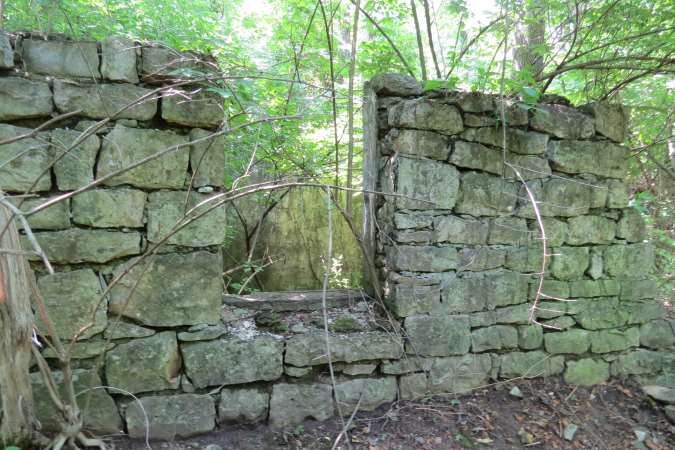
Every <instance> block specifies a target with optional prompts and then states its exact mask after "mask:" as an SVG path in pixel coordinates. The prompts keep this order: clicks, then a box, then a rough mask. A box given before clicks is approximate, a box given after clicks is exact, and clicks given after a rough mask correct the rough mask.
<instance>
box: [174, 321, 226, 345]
mask: <svg viewBox="0 0 675 450" xmlns="http://www.w3.org/2000/svg"><path fill="white" fill-rule="evenodd" d="M193 328H196V329H193ZM229 332H230V331H229V329H227V328H225V327H224V326H223V325H220V324H219V325H206V326H201V325H198V326H196V327H195V326H193V327H190V329H189V330H188V331H181V332H180V333H178V340H179V341H181V342H194V341H210V340H213V339H218V338H219V337H221V336H224V335H226V334H229Z"/></svg>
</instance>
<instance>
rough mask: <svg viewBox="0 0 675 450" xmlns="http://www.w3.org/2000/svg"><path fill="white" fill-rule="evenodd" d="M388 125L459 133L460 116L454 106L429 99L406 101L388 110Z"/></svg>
mask: <svg viewBox="0 0 675 450" xmlns="http://www.w3.org/2000/svg"><path fill="white" fill-rule="evenodd" d="M389 125H390V126H392V127H400V128H416V129H419V130H432V131H438V132H440V133H443V134H457V133H460V132H461V131H462V130H463V129H464V126H463V125H462V116H461V115H460V114H459V111H458V110H457V108H455V107H454V106H450V105H446V104H444V103H441V102H439V101H434V100H429V99H416V100H406V101H403V102H400V103H398V104H396V105H394V106H393V107H391V108H390V109H389Z"/></svg>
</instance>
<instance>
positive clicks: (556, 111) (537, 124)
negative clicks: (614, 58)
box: [530, 105, 595, 139]
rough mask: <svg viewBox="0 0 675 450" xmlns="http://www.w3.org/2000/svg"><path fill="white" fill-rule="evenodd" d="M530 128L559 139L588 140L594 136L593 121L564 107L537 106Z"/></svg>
mask: <svg viewBox="0 0 675 450" xmlns="http://www.w3.org/2000/svg"><path fill="white" fill-rule="evenodd" d="M530 126H531V127H532V128H534V129H535V130H538V131H543V132H544V133H548V134H552V135H553V136H555V137H558V138H560V139H588V138H589V137H591V136H593V135H594V134H595V126H594V125H593V119H591V118H590V117H588V116H587V115H586V114H583V113H581V112H579V111H577V110H576V109H574V108H570V107H569V106H565V105H537V107H536V108H534V115H533V116H532V119H531V120H530Z"/></svg>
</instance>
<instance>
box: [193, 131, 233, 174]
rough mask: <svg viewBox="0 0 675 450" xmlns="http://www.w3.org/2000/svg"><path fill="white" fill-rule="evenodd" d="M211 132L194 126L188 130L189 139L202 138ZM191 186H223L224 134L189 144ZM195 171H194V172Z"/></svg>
mask: <svg viewBox="0 0 675 450" xmlns="http://www.w3.org/2000/svg"><path fill="white" fill-rule="evenodd" d="M211 134H212V133H211V132H210V131H207V130H201V129H198V128H195V129H193V130H190V141H194V140H197V139H202V138H205V137H208V136H210V135H211ZM190 168H191V169H192V174H193V177H194V178H193V180H192V186H194V187H201V186H223V185H224V180H225V136H218V137H216V138H213V139H209V140H207V141H205V142H202V143H199V144H191V145H190ZM195 172H196V173H195Z"/></svg>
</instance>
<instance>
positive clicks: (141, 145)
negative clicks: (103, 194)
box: [96, 125, 189, 189]
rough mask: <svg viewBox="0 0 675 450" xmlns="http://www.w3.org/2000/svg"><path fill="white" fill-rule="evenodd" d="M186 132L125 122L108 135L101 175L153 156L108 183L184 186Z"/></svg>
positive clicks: (114, 184)
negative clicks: (182, 133)
mask: <svg viewBox="0 0 675 450" xmlns="http://www.w3.org/2000/svg"><path fill="white" fill-rule="evenodd" d="M186 143H187V139H186V137H185V136H179V135H177V134H175V133H173V132H171V131H160V130H142V129H137V128H127V127H124V126H121V125H117V126H115V128H114V129H113V130H112V131H111V132H110V133H109V134H108V135H107V136H106V139H105V140H104V141H103V148H102V149H101V154H100V156H99V161H98V166H97V169H96V171H97V176H98V177H99V178H100V177H103V176H106V175H109V174H112V173H114V172H117V171H119V170H122V169H125V168H127V167H130V166H132V165H133V164H136V163H139V162H140V161H142V160H144V159H146V158H150V157H153V156H155V155H157V154H159V153H160V152H164V151H167V150H169V149H172V150H171V151H168V152H167V153H164V154H162V155H161V156H157V157H156V158H154V159H153V160H152V161H149V162H147V163H144V164H142V165H141V166H139V167H136V168H133V169H131V170H127V171H126V172H123V173H121V174H120V175H117V176H115V177H113V178H111V179H109V180H107V181H105V183H104V184H106V185H108V186H118V185H120V184H131V185H133V186H137V187H141V188H153V189H156V188H181V187H183V185H184V183H185V175H186V173H187V168H188V159H189V149H188V146H187V145H186Z"/></svg>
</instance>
